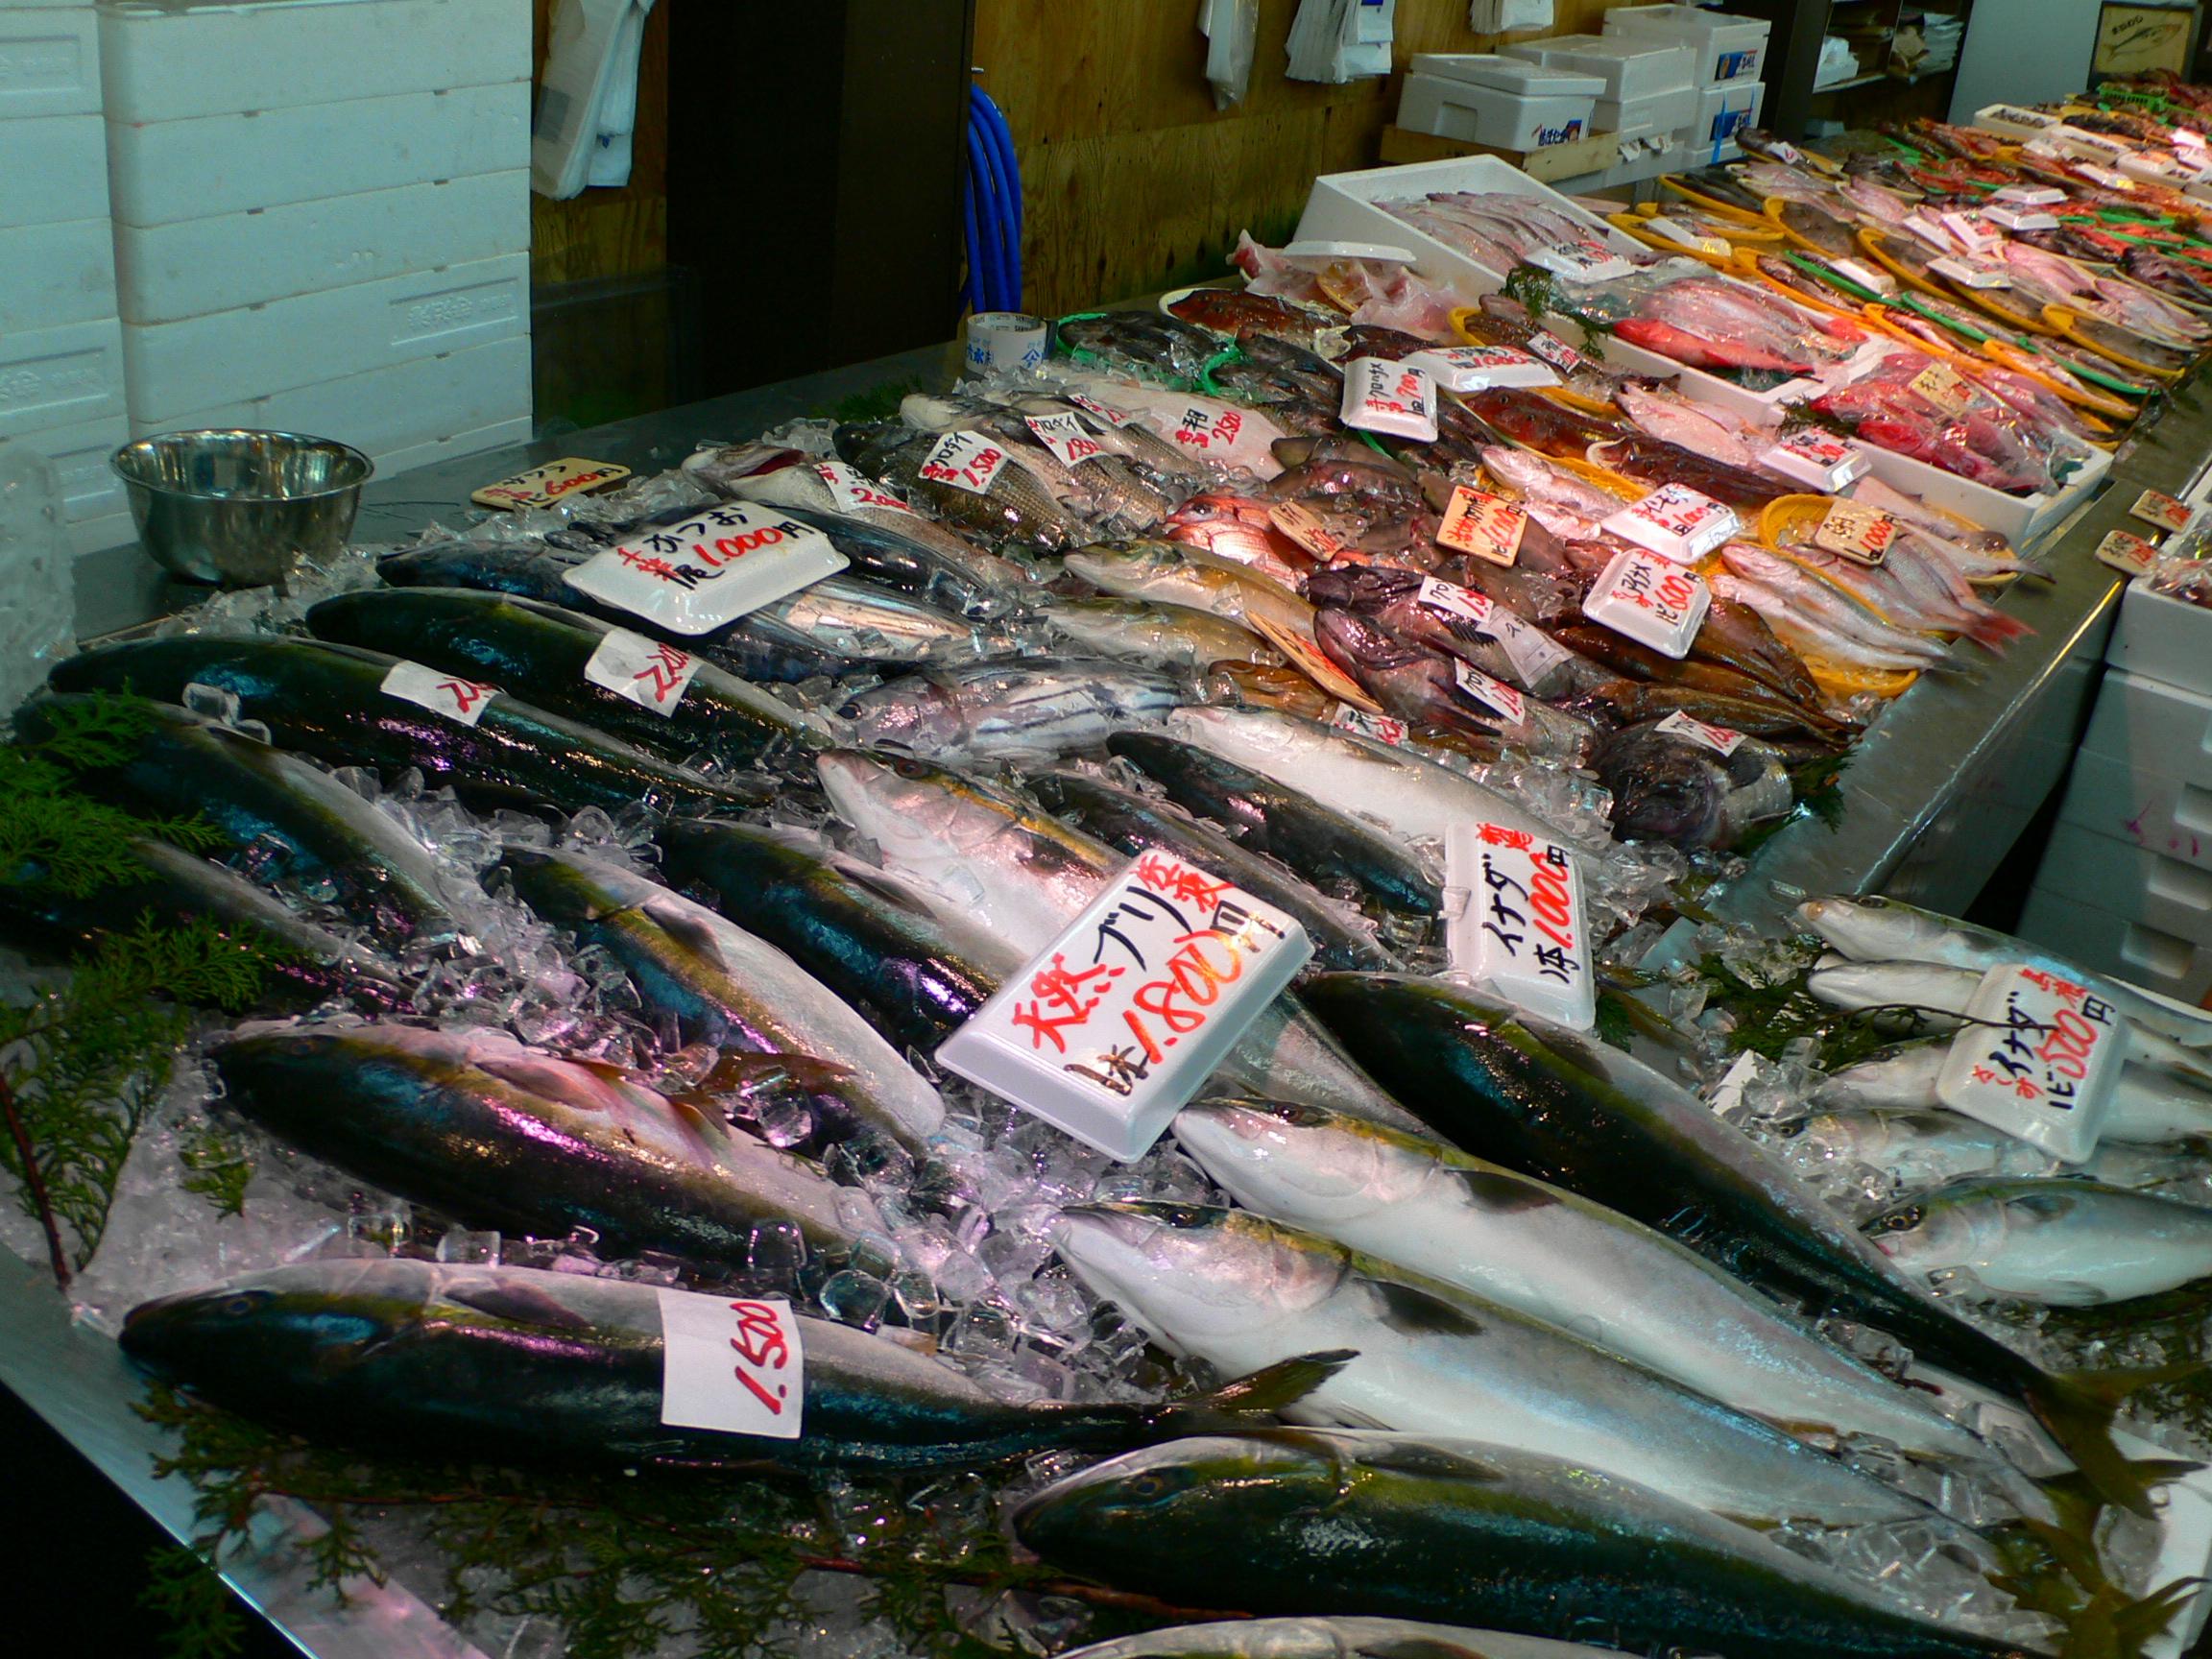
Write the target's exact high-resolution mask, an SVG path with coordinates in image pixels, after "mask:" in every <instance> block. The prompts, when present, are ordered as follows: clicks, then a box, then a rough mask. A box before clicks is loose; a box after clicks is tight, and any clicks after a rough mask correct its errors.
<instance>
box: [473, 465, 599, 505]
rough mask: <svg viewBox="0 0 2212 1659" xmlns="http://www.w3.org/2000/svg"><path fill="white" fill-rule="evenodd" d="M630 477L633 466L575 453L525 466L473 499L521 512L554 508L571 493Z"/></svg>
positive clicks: (480, 503) (590, 490)
mask: <svg viewBox="0 0 2212 1659" xmlns="http://www.w3.org/2000/svg"><path fill="white" fill-rule="evenodd" d="M629 476H630V469H629V468H627V467H617V466H615V465H614V463H613V462H612V461H585V460H582V459H580V458H578V457H576V456H573V455H571V456H567V457H565V458H564V459H562V460H559V461H548V462H546V463H545V464H544V465H543V466H541V467H527V468H524V469H522V470H521V471H519V472H517V473H516V474H515V476H514V477H512V478H502V479H500V480H499V482H498V483H496V484H487V485H485V486H484V488H483V489H481V490H478V491H476V492H475V493H473V494H471V495H470V496H469V500H471V501H473V502H475V503H476V504H477V505H478V506H479V507H498V508H503V509H505V510H506V511H508V512H510V513H519V512H521V511H523V510H524V509H525V508H530V507H550V506H552V505H553V503H554V502H556V501H560V500H563V499H565V497H567V496H570V495H585V494H589V493H591V492H592V491H594V490H604V489H606V488H607V486H608V485H610V484H618V483H620V482H621V481H622V480H623V479H625V478H627V477H629Z"/></svg>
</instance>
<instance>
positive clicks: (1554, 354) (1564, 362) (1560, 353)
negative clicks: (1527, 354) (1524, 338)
mask: <svg viewBox="0 0 2212 1659" xmlns="http://www.w3.org/2000/svg"><path fill="white" fill-rule="evenodd" d="M1528 349H1529V350H1531V351H1533V352H1534V353H1535V354H1536V355H1537V356H1539V357H1541V358H1543V359H1544V361H1545V362H1547V363H1549V364H1551V367H1552V368H1554V369H1556V370H1558V371H1559V373H1562V374H1572V373H1575V370H1577V369H1579V368H1581V367H1582V365H1583V364H1585V363H1587V362H1588V361H1589V359H1588V358H1587V357H1585V356H1583V355H1582V353H1581V352H1579V351H1577V350H1575V348H1574V347H1572V346H1570V345H1568V344H1567V342H1566V341H1564V340H1562V339H1560V338H1559V336H1558V335H1556V334H1554V333H1552V332H1551V330H1550V329H1549V328H1539V329H1537V330H1536V332H1535V333H1533V334H1531V335H1529V336H1528Z"/></svg>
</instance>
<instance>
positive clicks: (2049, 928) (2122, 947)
mask: <svg viewBox="0 0 2212 1659" xmlns="http://www.w3.org/2000/svg"><path fill="white" fill-rule="evenodd" d="M2020 936H2021V937H2022V938H2023V939H2027V940H2029V941H2031V942H2032V943H2034V944H2037V945H2041V946H2044V947H2046V948H2048V949H2049V950H2055V951H2056V952H2057V953H2058V954H2059V955H2061V956H2064V957H2066V958H2068V959H2069V960H2071V961H2075V962H2079V963H2080V964H2081V966H2082V967H2084V968H2087V969H2090V970H2091V971H2093V972H2095V973H2099V974H2110V975H2111V976H2112V977H2114V978H2116V979H2125V980H2127V981H2128V983H2129V984H2131V985H2140V986H2142V987H2143V988H2144V989H2145V990H2147V991H2156V992H2158V993H2160V994H2161V995H2163V996H2167V997H2173V998H2178V999H2180V1000H2181V1001H2183V1002H2196V1001H2199V1000H2200V999H2201V998H2203V996H2204V994H2205V993H2206V992H2207V991H2212V946H2207V945H2192V944H2191V943H2190V942H2189V941H2188V940H2186V939H2183V938H2180V937H2178V936H2177V935H2176V934H2173V933H2169V932H2167V931H2166V930H2165V929H2163V928H2160V927H2154V926H2149V925H2147V924H2144V923H2141V922H2130V921H2128V919H2127V918H2126V917H2124V916H2115V915H2113V914H2112V913H2111V912H2110V911H2108V910H2100V909H2098V908H2096V907H2095V906H2094V905H2089V904H2079V903H2076V902H2073V901H2072V900H2069V899H2063V898H2060V897H2059V896H2058V895H2057V894H2056V893H2055V892H2052V891H2050V890H2049V889H2043V888H2038V889H2037V890H2036V891H2034V892H2032V893H2031V894H2030V895H2029V896H2028V904H2027V908H2026V909H2024V910H2023V911H2022V912H2021V915H2020Z"/></svg>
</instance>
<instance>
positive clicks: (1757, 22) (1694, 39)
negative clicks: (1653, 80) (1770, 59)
mask: <svg viewBox="0 0 2212 1659" xmlns="http://www.w3.org/2000/svg"><path fill="white" fill-rule="evenodd" d="M1770 30H1771V26H1770V25H1769V24H1767V23H1766V22H1765V21H1763V20H1762V19H1760V18H1757V17H1736V16H1731V15H1730V14H1729V13H1728V12H1708V11H1706V10H1704V9H1703V8H1702V7H1698V6H1618V7H1615V8H1614V9H1613V10H1612V11H1610V12H1606V13H1605V33H1606V34H1608V35H1636V36H1643V37H1645V38H1651V37H1654V36H1656V37H1657V38H1658V39H1660V40H1662V41H1664V42H1667V43H1669V44H1679V45H1685V46H1688V47H1689V48H1690V49H1691V50H1692V51H1693V52H1695V54H1696V63H1697V71H1696V80H1697V82H1698V84H1700V85H1707V86H1709V85H1711V84H1714V83H1715V82H1717V81H1740V80H1745V79H1749V80H1754V81H1755V80H1757V79H1758V78H1759V69H1760V65H1761V63H1762V62H1763V61H1764V60H1765V59H1766V56H1767V35H1768V34H1769V33H1770Z"/></svg>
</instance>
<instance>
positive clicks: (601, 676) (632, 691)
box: [584, 628, 699, 719]
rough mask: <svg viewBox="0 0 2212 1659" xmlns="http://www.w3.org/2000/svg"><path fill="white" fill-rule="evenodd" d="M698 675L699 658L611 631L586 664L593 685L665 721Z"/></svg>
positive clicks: (657, 641)
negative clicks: (649, 710)
mask: <svg viewBox="0 0 2212 1659" xmlns="http://www.w3.org/2000/svg"><path fill="white" fill-rule="evenodd" d="M698 672H699V659H698V658H696V657H694V656H692V655H691V653H690V652H688V651H685V650H684V649H683V648H682V647H681V646H677V645H671V644H669V643H668V641H667V640H665V639H649V638H647V637H645V636H644V635H642V634H633V633H631V632H630V630H629V629H627V628H611V629H609V630H608V631H607V633H606V634H605V635H604V636H603V637H601V638H600V640H599V643H598V644H597V645H596V646H595V647H593V649H592V652H591V656H590V659H589V661H587V662H586V663H585V664H584V678H585V679H587V680H589V682H590V683H591V684H592V685H597V686H600V687H602V688H604V689H606V690H609V691H612V692H613V693H614V695H615V696H617V697H625V698H628V699H629V700H630V701H631V702H633V703H635V704H637V706H638V707H639V708H640V709H652V710H653V712H654V713H656V714H659V715H661V717H662V718H663V719H665V718H666V717H667V716H669V715H671V714H673V713H675V712H676V706H677V705H678V704H679V703H681V702H683V701H684V693H685V691H687V690H688V689H690V685H691V681H692V678H693V677H694V676H695V675H697V674H698Z"/></svg>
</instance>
